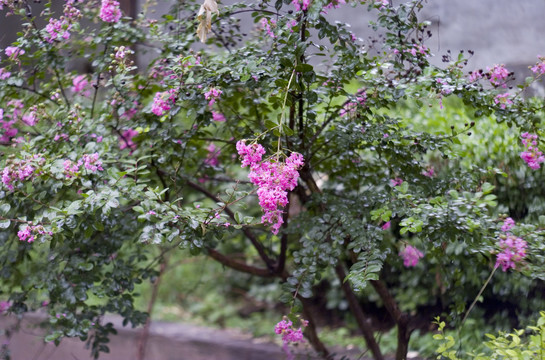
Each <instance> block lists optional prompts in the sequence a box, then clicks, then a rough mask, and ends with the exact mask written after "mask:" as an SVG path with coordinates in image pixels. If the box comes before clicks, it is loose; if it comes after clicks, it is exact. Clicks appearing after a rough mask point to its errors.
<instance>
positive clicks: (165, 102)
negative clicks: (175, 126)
mask: <svg viewBox="0 0 545 360" xmlns="http://www.w3.org/2000/svg"><path fill="white" fill-rule="evenodd" d="M175 101H176V90H174V89H170V90H169V91H163V92H158V93H156V94H155V97H154V98H153V104H151V112H152V113H154V114H155V115H157V116H163V115H165V114H166V112H167V111H169V110H170V109H171V108H172V105H174V102H175Z"/></svg>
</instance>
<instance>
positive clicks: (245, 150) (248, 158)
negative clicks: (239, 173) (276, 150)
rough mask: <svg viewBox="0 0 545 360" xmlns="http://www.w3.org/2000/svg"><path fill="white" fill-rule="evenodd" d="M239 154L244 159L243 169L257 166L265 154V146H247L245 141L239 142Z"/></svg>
mask: <svg viewBox="0 0 545 360" xmlns="http://www.w3.org/2000/svg"><path fill="white" fill-rule="evenodd" d="M236 147H237V152H238V154H239V155H240V156H241V158H242V167H246V166H252V165H256V164H257V163H259V162H260V161H261V158H262V157H263V155H264V154H265V149H264V148H263V146H261V145H260V144H257V143H253V144H251V145H246V142H245V141H244V140H241V141H238V142H237V145H236Z"/></svg>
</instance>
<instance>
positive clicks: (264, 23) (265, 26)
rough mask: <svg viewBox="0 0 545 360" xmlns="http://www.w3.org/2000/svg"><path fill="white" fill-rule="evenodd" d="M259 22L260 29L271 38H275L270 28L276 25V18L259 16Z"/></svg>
mask: <svg viewBox="0 0 545 360" xmlns="http://www.w3.org/2000/svg"><path fill="white" fill-rule="evenodd" d="M259 24H260V25H261V30H263V31H265V32H266V33H267V35H269V36H270V37H272V38H273V39H276V35H274V33H273V31H272V28H273V27H276V20H274V19H267V18H261V20H259Z"/></svg>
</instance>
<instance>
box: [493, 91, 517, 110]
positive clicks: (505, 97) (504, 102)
mask: <svg viewBox="0 0 545 360" xmlns="http://www.w3.org/2000/svg"><path fill="white" fill-rule="evenodd" d="M510 96H511V95H510V94H509V93H504V94H498V95H496V97H495V98H494V104H496V105H499V106H500V108H502V109H505V108H506V107H507V106H508V105H513V101H512V100H511V99H510V98H509V97H510Z"/></svg>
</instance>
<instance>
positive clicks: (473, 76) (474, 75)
mask: <svg viewBox="0 0 545 360" xmlns="http://www.w3.org/2000/svg"><path fill="white" fill-rule="evenodd" d="M482 78H483V73H482V70H476V71H471V72H470V73H469V82H475V81H477V80H480V79H482Z"/></svg>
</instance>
